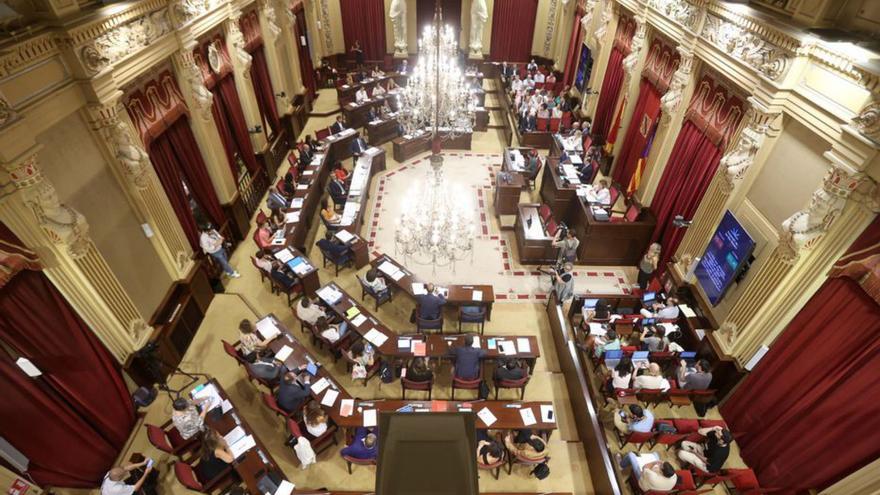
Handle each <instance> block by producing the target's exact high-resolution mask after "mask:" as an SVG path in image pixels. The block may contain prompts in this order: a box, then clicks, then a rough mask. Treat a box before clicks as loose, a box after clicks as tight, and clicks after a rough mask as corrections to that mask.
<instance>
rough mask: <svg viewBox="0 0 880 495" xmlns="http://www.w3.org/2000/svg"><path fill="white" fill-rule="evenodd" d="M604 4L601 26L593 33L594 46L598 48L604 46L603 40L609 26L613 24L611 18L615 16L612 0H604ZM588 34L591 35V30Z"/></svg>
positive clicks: (600, 16)
mask: <svg viewBox="0 0 880 495" xmlns="http://www.w3.org/2000/svg"><path fill="white" fill-rule="evenodd" d="M604 2H605V5H604V8H602V11H601V14H600V15H599V24H597V25H596V30H595V31H593V40H594V41H593V45H594V46H596V47H598V46H600V45H601V44H602V40H603V39H604V38H605V34H606V33H607V32H608V24H609V23H611V17H612V16H613V15H614V2H612V1H611V0H604ZM600 8H601V7H600ZM587 33H589V29H588V30H587Z"/></svg>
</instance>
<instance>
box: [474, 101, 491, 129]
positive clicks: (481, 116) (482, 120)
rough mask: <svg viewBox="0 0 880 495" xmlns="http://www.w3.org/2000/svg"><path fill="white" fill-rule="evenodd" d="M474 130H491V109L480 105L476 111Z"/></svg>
mask: <svg viewBox="0 0 880 495" xmlns="http://www.w3.org/2000/svg"><path fill="white" fill-rule="evenodd" d="M474 130H475V131H479V132H486V131H488V130H489V111H488V110H486V108H485V107H479V108H477V110H476V112H474Z"/></svg>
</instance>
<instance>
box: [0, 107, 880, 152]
mask: <svg viewBox="0 0 880 495" xmlns="http://www.w3.org/2000/svg"><path fill="white" fill-rule="evenodd" d="M2 120H3V118H2V115H0V124H2ZM852 125H853V127H855V128H856V130H857V131H859V133H860V134H861V135H863V136H865V137H866V138H868V139H871V140H872V141H874V142H876V143H880V101H878V100H873V101H871V102H870V103H868V104H867V105H865V107H864V108H862V110H861V111H860V112H859V114H858V115H856V116H855V117H853V119H852Z"/></svg>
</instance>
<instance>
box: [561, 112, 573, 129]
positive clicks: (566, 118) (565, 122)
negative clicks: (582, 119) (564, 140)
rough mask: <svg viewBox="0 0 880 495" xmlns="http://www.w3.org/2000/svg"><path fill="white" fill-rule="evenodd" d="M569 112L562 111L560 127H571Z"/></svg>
mask: <svg viewBox="0 0 880 495" xmlns="http://www.w3.org/2000/svg"><path fill="white" fill-rule="evenodd" d="M571 120H572V116H571V112H562V128H563V129H571Z"/></svg>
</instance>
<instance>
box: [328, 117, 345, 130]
mask: <svg viewBox="0 0 880 495" xmlns="http://www.w3.org/2000/svg"><path fill="white" fill-rule="evenodd" d="M345 129H347V127H346V125H345V121H344V120H343V118H342V115H337V116H336V122H334V123H333V125H331V126H330V132H331V133H333V134H339V133H340V132H342V131H344V130H345Z"/></svg>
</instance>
